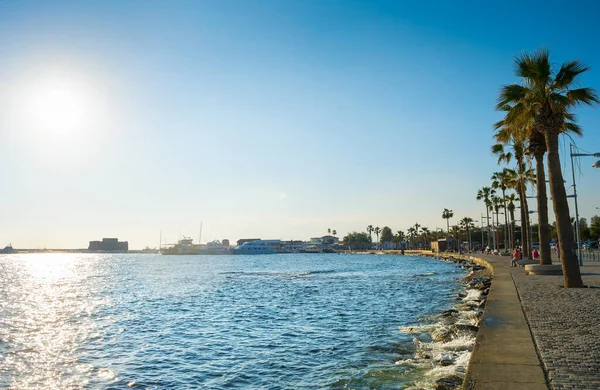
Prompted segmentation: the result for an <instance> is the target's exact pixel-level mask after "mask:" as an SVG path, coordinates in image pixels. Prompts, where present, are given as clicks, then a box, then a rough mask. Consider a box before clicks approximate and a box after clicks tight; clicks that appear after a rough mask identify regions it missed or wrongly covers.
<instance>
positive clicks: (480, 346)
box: [454, 255, 549, 390]
mask: <svg viewBox="0 0 600 390" xmlns="http://www.w3.org/2000/svg"><path fill="white" fill-rule="evenodd" d="M454 257H462V258H464V256H457V255H454ZM468 258H469V260H471V261H473V262H475V263H477V264H480V265H482V266H485V267H486V268H488V269H490V270H491V271H492V273H493V279H492V285H491V288H490V293H489V295H488V298H487V302H486V305H485V311H484V314H483V318H482V321H481V325H480V328H479V332H478V333H477V338H476V340H475V345H474V347H473V352H472V354H471V360H470V361H469V366H468V369H467V374H466V376H465V380H464V382H463V386H462V388H463V389H540V390H541V389H548V388H549V385H548V382H547V378H546V375H545V372H544V370H543V368H542V363H541V362H540V359H539V356H538V353H537V351H536V347H535V343H534V340H533V338H532V335H531V330H530V328H529V324H528V322H527V320H526V318H525V314H524V313H523V308H522V306H521V301H520V299H519V294H518V292H517V288H516V286H515V283H514V280H513V278H512V276H511V274H510V272H509V262H510V261H509V260H507V258H506V257H498V256H484V255H478V256H468Z"/></svg>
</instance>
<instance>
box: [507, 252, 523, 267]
mask: <svg viewBox="0 0 600 390" xmlns="http://www.w3.org/2000/svg"><path fill="white" fill-rule="evenodd" d="M519 260H521V251H520V250H519V248H515V251H514V252H513V257H512V260H511V262H510V266H511V267H516V266H517V261H519Z"/></svg>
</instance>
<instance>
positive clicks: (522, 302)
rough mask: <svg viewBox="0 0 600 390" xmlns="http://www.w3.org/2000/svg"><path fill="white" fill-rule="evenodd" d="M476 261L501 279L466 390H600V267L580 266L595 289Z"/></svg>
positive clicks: (506, 260) (503, 260) (503, 263)
mask: <svg viewBox="0 0 600 390" xmlns="http://www.w3.org/2000/svg"><path fill="white" fill-rule="evenodd" d="M473 257H477V258H480V259H483V260H485V261H486V262H488V263H489V264H491V266H492V267H493V269H494V279H493V281H492V287H491V289H490V294H489V296H488V300H487V303H486V309H485V316H484V319H483V322H482V324H481V327H480V330H479V332H478V335H477V340H476V342H475V347H474V349H473V354H472V356H471V361H470V364H469V369H468V372H467V376H466V378H465V381H464V384H463V388H464V389H548V388H550V389H599V388H600V262H591V261H590V262H584V265H583V267H582V268H581V272H582V277H583V281H584V283H585V284H586V285H588V286H589V287H588V288H581V289H565V288H563V287H562V286H563V276H562V275H526V274H525V270H524V268H522V267H518V268H511V267H510V257H507V256H490V255H481V254H476V255H473ZM554 263H555V264H559V263H558V261H557V260H554Z"/></svg>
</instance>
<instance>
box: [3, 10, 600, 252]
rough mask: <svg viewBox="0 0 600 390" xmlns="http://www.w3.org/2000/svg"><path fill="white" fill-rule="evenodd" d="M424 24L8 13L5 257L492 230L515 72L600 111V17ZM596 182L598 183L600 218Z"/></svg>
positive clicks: (591, 208) (300, 14)
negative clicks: (589, 97)
mask: <svg viewBox="0 0 600 390" xmlns="http://www.w3.org/2000/svg"><path fill="white" fill-rule="evenodd" d="M416 3H417V2H399V1H393V2H381V1H379V2H378V1H250V0H244V1H241V0H240V1H190V2H171V3H168V4H167V3H165V2H147V1H144V2H142V1H132V2H116V1H115V2H105V1H103V2H91V1H90V2H42V1H40V2H16V1H8V2H1V3H0V135H1V138H0V177H1V178H2V180H3V182H4V183H5V185H4V186H3V191H2V192H1V193H0V199H1V200H2V204H3V206H4V207H3V217H2V220H3V223H2V224H1V225H0V243H2V241H6V243H8V242H12V243H13V244H14V245H15V246H16V247H21V248H23V247H71V248H78V247H86V246H87V241H89V240H92V239H99V238H101V237H106V236H117V237H119V238H121V239H127V240H129V241H130V244H131V246H132V247H134V248H141V247H144V246H145V245H150V246H156V245H157V243H158V237H159V232H160V230H161V229H162V230H163V236H165V237H166V239H167V241H169V242H173V241H175V240H176V239H177V238H178V236H179V234H180V232H181V234H185V235H190V236H197V234H198V229H199V225H200V222H201V221H202V222H203V226H204V228H203V241H206V240H212V239H222V238H229V239H231V240H236V239H238V238H241V237H248V236H252V237H262V238H283V239H292V238H293V239H307V238H309V237H311V236H317V235H321V234H323V233H325V232H326V229H327V228H332V229H337V231H338V232H339V234H341V235H343V234H345V233H347V232H348V231H353V230H364V228H365V226H366V225H368V224H372V225H375V226H385V225H388V226H390V227H391V228H392V229H393V230H394V231H395V230H398V229H403V230H405V229H406V228H407V227H409V226H411V225H413V224H414V223H415V222H419V223H420V224H421V225H424V226H428V227H429V228H430V229H432V230H433V229H435V228H436V227H443V226H445V221H444V220H442V218H441V213H442V210H443V209H444V208H450V209H453V210H454V212H455V216H456V217H459V218H462V217H464V216H470V217H472V218H474V219H479V215H480V214H481V213H482V212H484V208H483V207H482V205H481V204H479V202H477V201H476V200H475V194H476V192H477V189H478V188H480V187H482V186H483V185H488V184H489V177H490V176H491V174H492V172H494V171H495V170H498V169H499V167H497V165H496V164H495V159H494V157H493V156H492V155H491V153H490V151H489V148H490V145H491V143H492V134H493V132H492V124H493V123H494V122H495V121H497V120H498V119H499V118H500V116H499V114H498V113H496V112H495V111H494V104H495V99H496V96H497V92H498V90H499V88H500V86H501V85H503V84H508V83H511V82H514V81H516V79H515V77H514V76H513V67H512V66H513V58H514V56H515V55H518V54H519V53H522V52H523V51H526V50H534V49H537V48H539V47H542V46H544V47H548V48H549V49H550V50H551V55H552V58H553V60H554V61H555V62H556V64H557V65H558V64H560V63H561V62H562V61H566V60H571V59H580V60H582V61H583V62H584V63H585V64H587V65H589V66H590V67H591V68H592V69H591V70H590V71H589V72H588V74H586V75H585V76H584V77H583V78H582V79H581V82H582V85H585V86H590V87H594V88H597V89H600V54H598V51H597V50H596V47H597V39H598V36H597V34H594V33H593V32H592V31H593V29H591V27H590V26H593V25H594V24H595V23H596V21H595V20H594V17H595V15H598V11H599V10H598V6H597V5H595V4H594V2H577V4H570V5H569V6H568V7H567V6H564V3H563V2H547V1H546V2H539V3H538V2H503V3H495V4H494V5H487V4H485V3H482V2H475V1H473V2H452V1H447V2H418V4H416ZM48 85H51V86H53V87H50V88H55V89H54V90H56V88H58V89H59V90H60V91H63V92H64V94H62V92H61V93H59V94H58V95H56V94H49V95H48V94H46V95H45V94H44V91H45V89H44V88H46V89H47V88H49V87H48ZM57 85H58V87H56V86H57ZM40 95H42V96H49V97H48V98H45V99H46V100H44V99H42V100H41V103H39V101H40V99H39V98H38V97H39V96H40ZM64 95H66V96H67V97H66V98H63V96H64ZM56 96H58V97H56ZM63 100H64V103H65V104H67V103H68V102H73V101H75V102H74V103H69V104H72V105H73V106H74V107H75V108H73V109H65V108H64V104H63V105H62V106H61V102H63ZM40 105H41V106H42V107H41V108H40ZM44 105H46V106H48V105H50V108H51V109H50V110H49V109H48V108H47V107H45V106H44ZM69 107H71V106H69ZM49 111H50V112H49ZM56 112H58V114H57V113H56ZM577 114H578V118H579V123H580V125H581V126H582V127H583V129H584V133H585V136H584V137H583V138H581V139H578V140H577V142H578V145H579V146H581V147H582V148H584V149H586V150H589V151H600V136H598V133H597V131H596V129H597V127H598V124H599V118H600V117H599V115H600V111H598V110H597V109H589V108H582V109H580V110H578V112H577ZM49 122H53V123H54V122H56V123H57V124H54V125H50V124H49ZM63 125H64V126H63ZM63 127H64V128H68V129H69V130H68V131H67V130H64V131H63ZM567 160H568V159H564V163H563V165H564V167H565V168H566V169H567V171H566V172H567V173H569V175H568V176H567V179H566V180H567V181H568V182H569V183H568V184H569V185H570V184H571V182H572V179H571V178H570V165H569V164H568V163H567ZM593 161H594V159H593V158H583V159H582V160H581V173H582V175H580V176H578V183H577V184H578V190H579V194H580V214H581V215H582V216H587V217H590V216H592V215H594V213H595V211H596V210H595V207H596V206H599V207H600V202H597V201H596V198H595V196H594V194H595V193H597V191H598V190H599V189H600V185H599V184H598V183H599V181H598V179H597V177H594V176H595V175H598V174H600V172H598V171H594V170H593V169H592V168H591V164H592V162H593ZM533 208H534V209H535V207H533ZM551 219H552V216H551ZM451 222H453V221H451Z"/></svg>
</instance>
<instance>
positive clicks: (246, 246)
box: [233, 240, 276, 255]
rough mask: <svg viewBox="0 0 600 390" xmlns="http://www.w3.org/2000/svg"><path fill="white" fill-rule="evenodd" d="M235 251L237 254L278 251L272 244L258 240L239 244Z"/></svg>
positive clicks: (268, 253)
mask: <svg viewBox="0 0 600 390" xmlns="http://www.w3.org/2000/svg"><path fill="white" fill-rule="evenodd" d="M233 253H234V254H236V255H272V254H274V253H276V251H275V249H274V248H273V247H272V246H270V245H268V244H266V243H264V242H261V241H260V240H258V241H250V242H245V243H243V244H242V245H238V246H237V247H236V248H235V250H234V251H233Z"/></svg>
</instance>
